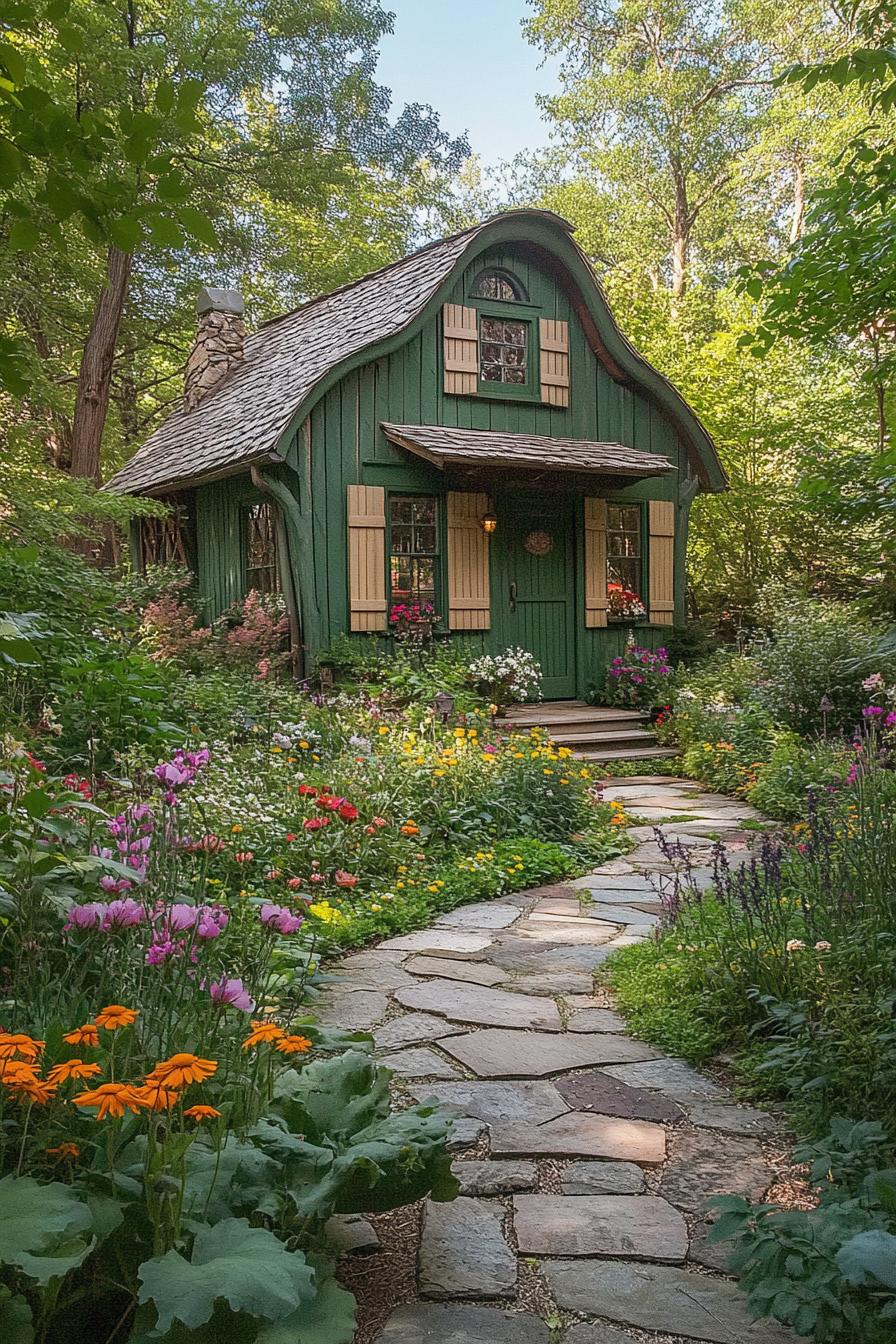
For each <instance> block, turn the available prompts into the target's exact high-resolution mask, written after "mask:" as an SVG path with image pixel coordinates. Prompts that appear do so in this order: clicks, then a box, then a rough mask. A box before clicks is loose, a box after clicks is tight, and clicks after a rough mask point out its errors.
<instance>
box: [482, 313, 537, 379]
mask: <svg viewBox="0 0 896 1344" xmlns="http://www.w3.org/2000/svg"><path fill="white" fill-rule="evenodd" d="M528 366H529V323H528V322H505V321H504V319H503V318H500V317H485V316H483V317H482V318H481V319H480V322H479V377H480V378H481V379H482V381H483V382H484V383H516V384H518V385H523V384H525V383H526V382H527V381H528V378H529V373H528Z"/></svg>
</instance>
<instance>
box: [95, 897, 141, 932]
mask: <svg viewBox="0 0 896 1344" xmlns="http://www.w3.org/2000/svg"><path fill="white" fill-rule="evenodd" d="M144 914H145V912H144V909H143V906H142V905H141V904H140V902H139V901H133V900H131V898H130V896H126V897H124V899H123V900H119V901H110V903H109V904H108V905H107V906H106V907H105V910H104V911H103V928H104V929H130V928H133V927H134V925H135V924H142V923H143V919H144Z"/></svg>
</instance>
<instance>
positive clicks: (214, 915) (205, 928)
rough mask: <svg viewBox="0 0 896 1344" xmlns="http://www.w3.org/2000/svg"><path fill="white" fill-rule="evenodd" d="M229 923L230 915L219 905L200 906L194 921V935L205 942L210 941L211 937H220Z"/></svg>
mask: <svg viewBox="0 0 896 1344" xmlns="http://www.w3.org/2000/svg"><path fill="white" fill-rule="evenodd" d="M229 923H230V915H229V914H228V912H227V911H226V910H222V908H221V907H220V906H219V905H203V906H200V907H199V918H198V920H197V921H196V937H197V938H201V939H202V941H203V942H205V943H208V942H211V940H212V939H213V938H220V936H221V934H222V933H223V932H224V930H225V929H226V928H227V925H228V924H229Z"/></svg>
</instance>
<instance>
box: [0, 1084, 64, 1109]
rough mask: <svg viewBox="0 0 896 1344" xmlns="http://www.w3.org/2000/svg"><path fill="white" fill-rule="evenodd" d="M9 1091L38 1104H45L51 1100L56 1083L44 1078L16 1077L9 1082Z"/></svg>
mask: <svg viewBox="0 0 896 1344" xmlns="http://www.w3.org/2000/svg"><path fill="white" fill-rule="evenodd" d="M9 1086H10V1089H11V1091H13V1092H17V1093H19V1095H20V1096H23V1097H27V1098H28V1100H29V1101H31V1102H35V1103H36V1104H37V1105H38V1106H46V1104H47V1102H48V1101H51V1100H52V1098H53V1094H54V1093H55V1091H56V1088H57V1086H58V1084H56V1083H51V1082H48V1080H47V1079H46V1078H18V1079H16V1081H15V1082H11V1083H10V1084H9Z"/></svg>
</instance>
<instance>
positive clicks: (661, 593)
mask: <svg viewBox="0 0 896 1344" xmlns="http://www.w3.org/2000/svg"><path fill="white" fill-rule="evenodd" d="M647 509H648V519H649V528H648V530H649V556H648V558H649V565H650V581H649V584H648V594H649V609H650V619H651V621H652V622H653V624H654V625H672V624H673V622H674V620H675V505H674V504H673V503H672V502H671V500H667V499H651V500H649V501H648V505H647Z"/></svg>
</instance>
